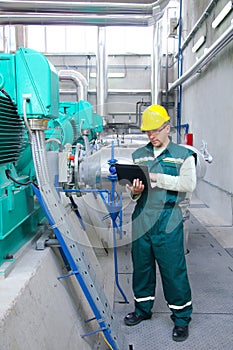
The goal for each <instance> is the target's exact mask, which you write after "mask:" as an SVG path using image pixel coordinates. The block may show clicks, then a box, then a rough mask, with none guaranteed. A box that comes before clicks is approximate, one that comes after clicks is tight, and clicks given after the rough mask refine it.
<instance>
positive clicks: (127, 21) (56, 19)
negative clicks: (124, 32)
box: [0, 12, 151, 26]
mask: <svg viewBox="0 0 233 350" xmlns="http://www.w3.org/2000/svg"><path fill="white" fill-rule="evenodd" d="M150 18H151V17H150V16H141V15H108V16H105V15H95V14H87V15H80V14H54V13H39V14H38V13H32V12H31V13H23V14H19V13H17V12H6V13H4V12H2V13H1V14H0V23H1V24H2V25H6V24H10V25H56V24H63V25H69V24H70V25H95V26H98V25H99V26H108V25H111V26H112V25H116V26H122V25H127V26H129V25H132V26H148V21H149V19H150Z"/></svg>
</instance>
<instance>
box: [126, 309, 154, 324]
mask: <svg viewBox="0 0 233 350" xmlns="http://www.w3.org/2000/svg"><path fill="white" fill-rule="evenodd" d="M150 318H151V316H142V315H139V314H137V313H136V312H130V313H129V314H128V315H127V316H125V318H124V321H125V324H126V325H127V326H136V324H139V323H140V322H142V321H144V320H149V319H150Z"/></svg>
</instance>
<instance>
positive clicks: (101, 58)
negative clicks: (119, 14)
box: [96, 27, 108, 118]
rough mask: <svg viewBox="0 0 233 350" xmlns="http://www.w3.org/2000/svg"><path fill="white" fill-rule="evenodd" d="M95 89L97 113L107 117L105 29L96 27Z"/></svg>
mask: <svg viewBox="0 0 233 350" xmlns="http://www.w3.org/2000/svg"><path fill="white" fill-rule="evenodd" d="M96 70H97V71H96V91H97V101H96V102H97V113H98V114H100V115H101V116H102V117H103V118H106V117H107V93H108V87H107V83H108V80H107V76H108V69H107V51H106V30H105V28H104V27H98V45H97V55H96Z"/></svg>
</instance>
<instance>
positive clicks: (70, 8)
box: [0, 0, 169, 26]
mask: <svg viewBox="0 0 233 350" xmlns="http://www.w3.org/2000/svg"><path fill="white" fill-rule="evenodd" d="M168 3H169V0H158V1H155V2H152V3H151V4H138V3H123V2H122V3H118V4H117V3H111V2H108V3H105V2H95V1H94V2H76V1H39V2H38V1H21V0H14V1H12V0H2V1H0V8H1V14H0V22H1V23H2V24H11V25H13V24H22V25H26V24H38V25H46V24H64V25H65V24H88V25H101V26H106V25H136V26H147V25H150V24H152V23H155V22H156V21H157V20H158V19H159V18H161V17H162V15H163V10H164V8H165V7H166V6H167V4H168Z"/></svg>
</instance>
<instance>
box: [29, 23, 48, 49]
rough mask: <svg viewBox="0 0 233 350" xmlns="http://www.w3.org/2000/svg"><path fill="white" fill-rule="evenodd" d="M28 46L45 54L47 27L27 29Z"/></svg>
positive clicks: (30, 27)
mask: <svg viewBox="0 0 233 350" xmlns="http://www.w3.org/2000/svg"><path fill="white" fill-rule="evenodd" d="M27 46H28V47H29V48H30V49H33V50H37V51H40V52H45V27H43V26H28V27H27Z"/></svg>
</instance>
